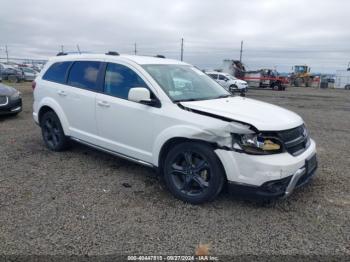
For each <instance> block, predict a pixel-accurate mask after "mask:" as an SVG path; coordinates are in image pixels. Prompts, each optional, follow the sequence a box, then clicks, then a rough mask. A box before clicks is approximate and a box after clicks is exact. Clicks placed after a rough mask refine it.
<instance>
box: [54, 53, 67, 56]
mask: <svg viewBox="0 0 350 262" xmlns="http://www.w3.org/2000/svg"><path fill="white" fill-rule="evenodd" d="M62 55H68V54H67V53H65V52H59V53H57V55H56V56H62Z"/></svg>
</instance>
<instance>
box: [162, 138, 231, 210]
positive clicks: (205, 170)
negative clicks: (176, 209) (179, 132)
mask: <svg viewBox="0 0 350 262" xmlns="http://www.w3.org/2000/svg"><path fill="white" fill-rule="evenodd" d="M163 174H164V180H165V184H166V185H167V187H168V189H169V190H170V192H171V193H172V194H173V195H174V196H175V197H176V198H178V199H180V200H182V201H184V202H188V203H191V204H201V203H204V202H208V201H211V200H213V199H214V198H215V197H216V196H217V195H218V194H219V193H220V192H221V190H222V187H223V185H224V182H225V173H224V170H223V168H222V165H221V162H220V160H219V159H218V157H217V156H216V154H215V153H214V151H213V149H212V148H211V147H210V146H209V145H206V144H204V143H199V142H185V143H181V144H179V145H176V146H174V147H173V148H172V149H170V151H169V152H168V154H167V156H166V158H165V161H164V165H163Z"/></svg>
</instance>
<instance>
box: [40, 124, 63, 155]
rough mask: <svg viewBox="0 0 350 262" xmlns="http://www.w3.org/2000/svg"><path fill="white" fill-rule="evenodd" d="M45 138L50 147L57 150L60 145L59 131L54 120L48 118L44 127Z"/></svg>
mask: <svg viewBox="0 0 350 262" xmlns="http://www.w3.org/2000/svg"><path fill="white" fill-rule="evenodd" d="M43 131H44V138H45V140H46V142H47V143H48V144H49V145H50V147H52V148H55V147H56V146H57V145H58V144H59V143H60V136H59V133H60V132H59V129H58V126H57V123H56V121H55V120H53V119H52V118H47V119H46V121H45V123H44V125H43Z"/></svg>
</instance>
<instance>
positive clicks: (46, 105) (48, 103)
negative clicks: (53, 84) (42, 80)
mask: <svg viewBox="0 0 350 262" xmlns="http://www.w3.org/2000/svg"><path fill="white" fill-rule="evenodd" d="M48 111H53V112H54V113H55V114H56V115H57V117H58V119H59V120H60V122H61V125H62V129H63V131H64V134H65V135H66V136H69V134H70V132H69V125H68V120H67V117H66V116H65V114H64V112H63V110H62V108H61V107H60V105H59V104H58V103H57V102H56V101H54V100H53V99H51V98H47V99H44V100H43V101H42V102H41V103H40V105H39V110H38V122H39V125H40V123H41V118H42V116H43V115H44V113H46V112H48Z"/></svg>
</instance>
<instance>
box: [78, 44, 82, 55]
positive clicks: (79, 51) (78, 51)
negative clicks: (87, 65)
mask: <svg viewBox="0 0 350 262" xmlns="http://www.w3.org/2000/svg"><path fill="white" fill-rule="evenodd" d="M77 49H78V53H79V55H80V54H81V52H80V47H79V45H77Z"/></svg>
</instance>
